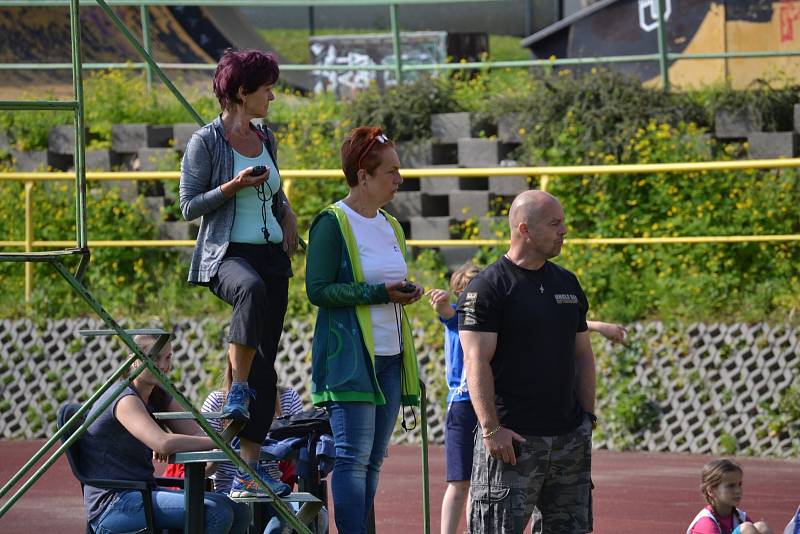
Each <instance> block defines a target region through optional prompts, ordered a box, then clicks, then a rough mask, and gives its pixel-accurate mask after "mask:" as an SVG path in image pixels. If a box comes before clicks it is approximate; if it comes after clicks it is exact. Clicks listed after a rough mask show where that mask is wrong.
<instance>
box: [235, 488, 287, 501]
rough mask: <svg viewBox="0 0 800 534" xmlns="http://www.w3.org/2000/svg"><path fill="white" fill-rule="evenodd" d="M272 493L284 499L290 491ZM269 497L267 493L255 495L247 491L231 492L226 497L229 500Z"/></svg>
mask: <svg viewBox="0 0 800 534" xmlns="http://www.w3.org/2000/svg"><path fill="white" fill-rule="evenodd" d="M273 493H275V495H277V496H278V497H281V498H284V497H288V496H289V495H291V494H292V489H291V488H289V491H286V490H284V491H282V492H280V493H278V492H277V491H274V492H273ZM270 496H271V495H270V494H268V493H255V492H252V491H247V490H240V491H231V492H229V493H228V497H230V498H231V499H252V498H259V497H270Z"/></svg>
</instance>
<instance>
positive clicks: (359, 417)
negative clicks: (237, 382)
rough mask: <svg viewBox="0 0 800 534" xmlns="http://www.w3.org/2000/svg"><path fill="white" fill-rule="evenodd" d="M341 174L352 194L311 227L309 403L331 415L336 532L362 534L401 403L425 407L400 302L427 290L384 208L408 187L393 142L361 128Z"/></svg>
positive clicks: (346, 147)
mask: <svg viewBox="0 0 800 534" xmlns="http://www.w3.org/2000/svg"><path fill="white" fill-rule="evenodd" d="M342 169H343V170H344V174H345V176H346V178H347V184H348V185H349V186H350V192H349V194H348V195H347V196H346V197H345V198H344V199H342V200H340V201H338V202H336V203H335V204H333V205H331V206H328V207H327V208H325V209H324V210H323V211H322V213H320V214H319V215H317V217H316V218H315V219H314V222H313V223H312V225H311V234H310V243H309V248H308V260H307V263H306V291H307V293H308V298H309V300H310V301H311V302H312V303H313V304H315V305H316V306H319V311H318V313H317V323H316V327H315V329H314V341H313V345H312V349H311V354H312V376H311V384H312V391H311V398H312V400H313V401H314V404H315V405H318V406H326V407H327V408H328V411H329V412H330V416H331V427H332V429H333V436H334V441H335V446H336V462H335V464H334V468H333V480H332V483H331V488H332V490H333V505H334V510H335V517H336V527H337V529H338V530H339V532H346V533H347V534H362V533H365V532H366V519H367V517H368V515H369V513H370V510H371V509H372V504H373V501H374V499H375V493H376V491H377V488H378V475H379V472H380V467H381V464H382V463H383V458H384V456H385V455H386V449H387V447H388V445H389V439H390V438H391V435H392V430H393V429H394V425H395V422H396V421H397V414H398V411H399V409H400V405H401V403H402V404H403V405H404V406H414V405H416V404H417V403H418V402H419V376H418V369H417V361H416V354H415V351H414V340H413V339H412V337H411V327H410V323H409V321H408V318H407V317H406V314H405V313H404V311H403V305H405V304H411V303H413V302H416V301H417V300H419V298H420V297H421V296H422V288H421V287H419V286H416V285H414V284H412V283H411V282H408V281H406V276H407V274H408V267H407V265H406V243H405V236H404V235H403V230H402V228H401V227H400V223H398V222H397V220H396V219H395V218H394V217H392V216H391V215H389V214H388V213H386V212H385V211H384V210H383V209H381V208H382V207H383V206H385V205H386V204H387V203H389V202H390V201H391V200H392V198H393V197H394V194H395V193H396V192H397V188H398V187H399V186H400V184H401V183H402V182H403V178H402V177H401V176H400V161H399V159H398V158H397V152H395V149H394V143H392V142H391V141H390V140H389V138H388V137H386V136H385V135H384V134H383V132H381V130H380V128H374V127H360V128H356V129H354V130H352V131H351V132H350V133H349V134H347V137H346V138H345V140H344V144H343V145H342Z"/></svg>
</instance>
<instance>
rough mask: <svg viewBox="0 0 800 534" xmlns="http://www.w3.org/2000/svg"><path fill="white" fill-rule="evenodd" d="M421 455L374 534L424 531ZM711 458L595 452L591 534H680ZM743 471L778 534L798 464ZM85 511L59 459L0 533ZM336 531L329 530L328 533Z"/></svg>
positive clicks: (752, 507)
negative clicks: (593, 505) (592, 526)
mask: <svg viewBox="0 0 800 534" xmlns="http://www.w3.org/2000/svg"><path fill="white" fill-rule="evenodd" d="M41 444H42V442H41V441H36V442H31V441H27V442H26V441H0V458H2V465H0V483H5V482H7V481H8V480H9V479H10V478H11V476H12V475H13V474H14V472H16V471H17V469H19V467H20V466H22V464H24V463H25V462H26V461H27V460H28V459H29V458H30V457H31V456H32V455H33V453H34V452H35V451H36V450H37V449H38V447H40V446H41ZM419 458H420V449H419V448H418V447H410V446H396V447H392V449H391V450H390V455H389V458H387V459H386V463H385V464H384V470H383V476H382V479H381V485H380V487H379V490H378V498H377V504H376V509H377V516H378V523H377V531H378V532H379V533H380V534H415V533H419V532H422V482H421V480H422V479H421V469H420V466H419V462H420V460H419ZM708 460H709V457H705V456H691V455H677V454H649V453H615V452H608V451H596V452H595V455H594V469H593V474H592V478H593V479H594V483H595V485H596V486H597V487H596V489H595V493H594V502H595V514H594V517H595V532H597V533H600V534H605V533H609V532H610V533H614V534H624V533H632V534H640V533H648V534H659V533H672V534H674V533H677V532H684V531H685V529H686V526H687V525H688V523H689V521H690V519H691V518H692V517H693V516H694V514H695V513H696V512H697V510H699V509H700V507H701V506H702V505H703V502H702V499H701V497H700V494H699V491H698V489H697V488H698V484H699V473H700V468H701V467H702V466H703V464H704V463H705V462H707V461H708ZM739 461H740V463H741V464H742V465H743V467H744V471H745V479H744V480H745V498H744V502H743V507H744V509H745V510H747V512H748V513H749V514H750V515H751V516H753V517H754V518H756V519H762V518H763V519H765V520H766V521H767V522H769V524H770V525H771V526H772V528H773V530H774V531H775V532H777V533H780V532H782V531H783V527H784V525H785V524H786V522H787V521H788V520H789V517H790V516H791V514H792V513H793V512H794V510H795V509H796V508H797V505H798V504H800V463H798V462H793V461H781V460H758V459H746V458H745V459H740V460H739ZM443 473H444V455H443V452H442V448H441V447H431V451H430V479H431V532H434V533H435V532H438V530H439V511H440V504H441V496H442V493H443V492H444V482H443ZM84 528H85V527H84V522H83V508H82V501H81V498H80V489H79V487H78V483H77V482H76V481H75V479H73V478H72V475H71V474H70V472H69V468H68V466H67V465H66V461H65V460H63V459H60V460H59V461H58V462H57V463H56V465H55V466H53V468H51V469H50V471H48V472H47V473H46V474H45V475H44V476H43V477H42V479H41V480H39V481H37V483H36V484H35V485H34V486H33V488H32V489H31V490H30V491H29V492H28V493H27V494H26V495H25V496H24V497H23V498H22V499H21V500H20V501H18V502H17V503H16V504H15V505H14V507H13V508H12V509H11V511H10V512H8V513H7V514H6V515H5V516H4V517H3V518H2V519H0V532H2V533H4V534H27V533H31V532H48V531H50V532H58V533H59V534H70V533H74V534H83V532H84V531H85V530H84ZM332 531H333V532H335V529H332Z"/></svg>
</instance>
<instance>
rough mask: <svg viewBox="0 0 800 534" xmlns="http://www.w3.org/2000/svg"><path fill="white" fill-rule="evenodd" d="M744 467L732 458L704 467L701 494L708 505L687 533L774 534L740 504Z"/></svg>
mask: <svg viewBox="0 0 800 534" xmlns="http://www.w3.org/2000/svg"><path fill="white" fill-rule="evenodd" d="M742 476H743V472H742V468H741V467H740V466H739V465H738V464H735V463H733V462H731V461H730V460H714V461H713V462H709V463H707V464H706V465H705V467H703V474H702V477H701V480H700V493H702V494H703V497H705V499H706V502H708V506H706V507H705V508H703V509H702V510H700V512H699V513H698V514H697V515H696V516H695V518H694V520H692V522H691V524H690V525H689V528H688V529H687V530H686V534H772V530H770V528H769V526H767V524H766V523H765V522H763V521H758V522H753V520H752V519H751V518H750V516H749V515H747V514H746V513H745V512H743V511H742V510H739V509H738V508H737V507H736V505H738V504H739V501H741V500H742Z"/></svg>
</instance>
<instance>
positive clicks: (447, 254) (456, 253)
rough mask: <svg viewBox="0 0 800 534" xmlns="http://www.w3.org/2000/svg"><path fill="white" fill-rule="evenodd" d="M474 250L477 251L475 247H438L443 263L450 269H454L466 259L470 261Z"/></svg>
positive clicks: (465, 261)
mask: <svg viewBox="0 0 800 534" xmlns="http://www.w3.org/2000/svg"><path fill="white" fill-rule="evenodd" d="M476 252H478V248H477V247H442V248H440V249H439V253H440V254H441V255H442V259H444V263H445V265H447V268H448V269H450V270H451V271H455V270H456V269H458V268H459V267H461V266H462V265H464V264H465V263H467V262H468V261H472V258H473V257H474V256H475V253H476Z"/></svg>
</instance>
